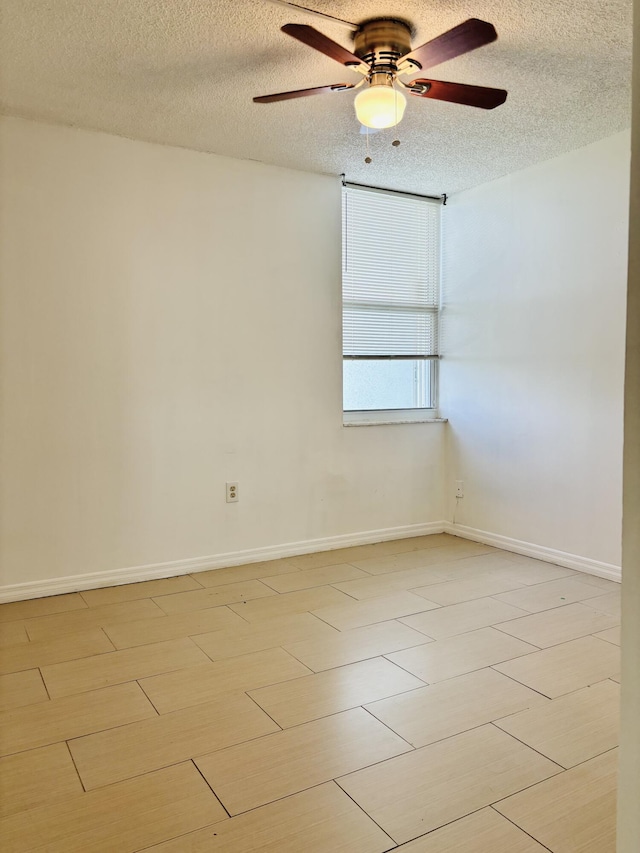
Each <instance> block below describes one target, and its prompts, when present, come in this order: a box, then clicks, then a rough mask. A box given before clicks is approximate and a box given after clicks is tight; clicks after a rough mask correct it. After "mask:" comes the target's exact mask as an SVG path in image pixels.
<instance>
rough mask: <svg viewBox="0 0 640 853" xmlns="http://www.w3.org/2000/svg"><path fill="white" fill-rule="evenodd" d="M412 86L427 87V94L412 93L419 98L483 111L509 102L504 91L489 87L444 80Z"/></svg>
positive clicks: (425, 81)
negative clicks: (477, 108) (433, 99)
mask: <svg viewBox="0 0 640 853" xmlns="http://www.w3.org/2000/svg"><path fill="white" fill-rule="evenodd" d="M411 86H425V87H427V90H426V92H416V91H412V92H411V94H412V95H416V96H417V97H419V98H435V100H436V101H450V102H451V103H452V104H464V105H465V106H468V107H480V109H482V110H493V109H494V108H495V107H499V106H500V104H504V102H505V101H506V100H507V93H506V92H505V90H504V89H490V88H488V87H487V86H468V85H467V84H466V83H445V82H444V80H412V81H411Z"/></svg>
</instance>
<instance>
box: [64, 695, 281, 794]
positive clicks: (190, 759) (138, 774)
mask: <svg viewBox="0 0 640 853" xmlns="http://www.w3.org/2000/svg"><path fill="white" fill-rule="evenodd" d="M181 710H183V709H181ZM261 710H262V709H261ZM170 713H174V712H170ZM166 716H168V715H167V714H159V715H158V717H159V718H160V719H162V718H163V717H166ZM267 716H268V715H267ZM148 719H149V720H151V721H153V720H155V719H156V717H150V718H148ZM134 722H144V720H140V721H135V720H134ZM124 725H130V724H129V723H125V724H124ZM274 725H276V726H277V725H278V724H277V723H275V722H274ZM116 728H122V726H114V729H116ZM280 731H281V729H280V728H279V727H278V731H277V732H268V733H267V734H261V735H254V736H253V737H250V738H247V739H246V740H243V741H237V742H235V743H229V744H227V745H226V746H221V747H218V748H217V749H214V750H212V751H211V752H203V753H199V754H198V755H193V754H189V755H184V756H182V757H181V758H179V759H177V760H175V761H168V762H167V763H166V764H161V765H160V766H158V767H152V768H150V769H148V770H142V771H140V772H136V773H134V774H133V775H132V776H125V777H123V778H121V779H112V780H111V781H109V782H106V783H103V784H101V785H92V786H91V787H90V788H88V789H87V793H91V792H92V791H101V790H103V789H104V788H109V787H110V786H112V785H118V784H120V783H121V782H127V781H129V780H131V779H139V778H140V777H141V776H149V775H150V774H151V773H157V772H158V771H160V770H166V769H167V768H168V767H175V766H176V765H178V764H185V763H187V762H193V763H194V764H195V763H196V762H197V761H198V760H199V759H201V758H206V757H207V756H209V755H214V754H215V753H216V752H221V751H222V750H224V749H232V748H233V747H235V746H240V745H244V744H245V743H251V741H254V740H260V738H263V737H269V735H272V734H279V732H280ZM100 733H101V732H94V733H92V734H100ZM82 737H85V735H81V736H80V737H77V738H72V739H71V740H70V741H69V745H71V744H72V743H73V741H74V740H80V739H81V738H82ZM86 737H91V735H86ZM69 748H71V746H69ZM216 797H218V795H217V794H216ZM218 799H219V798H218ZM221 804H222V803H221ZM225 811H226V808H225Z"/></svg>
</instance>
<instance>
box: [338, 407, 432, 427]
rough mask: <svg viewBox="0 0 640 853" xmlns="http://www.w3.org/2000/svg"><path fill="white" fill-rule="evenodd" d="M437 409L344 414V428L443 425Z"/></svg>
mask: <svg viewBox="0 0 640 853" xmlns="http://www.w3.org/2000/svg"><path fill="white" fill-rule="evenodd" d="M446 422H447V418H440V417H438V413H437V412H436V410H435V409H394V410H390V411H369V412H367V411H363V412H344V413H343V421H342V426H345V427H362V426H388V425H391V424H443V423H446Z"/></svg>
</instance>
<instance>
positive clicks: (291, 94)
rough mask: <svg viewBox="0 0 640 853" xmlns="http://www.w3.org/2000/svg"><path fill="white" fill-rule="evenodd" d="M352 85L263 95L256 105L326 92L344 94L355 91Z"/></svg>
mask: <svg viewBox="0 0 640 853" xmlns="http://www.w3.org/2000/svg"><path fill="white" fill-rule="evenodd" d="M354 88H355V86H353V85H352V84H351V83H334V85H333V86H316V87H315V89H297V90H296V91H295V92H278V93H277V94H275V95H261V96H260V97H259V98H254V99H253V101H254V103H255V104H272V103H274V101H288V100H289V99H290V98H306V97H307V96H308V95H322V94H323V93H324V92H344V91H345V89H354Z"/></svg>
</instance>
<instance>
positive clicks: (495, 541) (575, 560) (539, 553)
mask: <svg viewBox="0 0 640 853" xmlns="http://www.w3.org/2000/svg"><path fill="white" fill-rule="evenodd" d="M444 532H445V533H451V534H452V535H453V536H461V537H462V538H464V539H472V540H473V541H474V542H482V543H483V544H484V545H493V546H494V547H495V548H501V549H502V550H504V551H513V552H514V553H516V554H522V555H523V556H525V557H533V558H534V559H536V560H543V561H544V562H545V563H555V565H557V566H565V567H566V568H568V569H576V571H578V572H585V573H586V574H588V575H596V576H597V577H599V578H606V579H607V580H610V581H617V582H618V583H620V581H621V580H622V571H621V569H620V566H616V565H615V564H614V563H602V562H600V561H599V560H591V559H589V557H580V556H578V555H577V554H569V553H567V552H566V551H557V550H555V548H546V547H545V546H544V545H534V544H533V543H532V542H523V541H521V540H520V539H511V538H510V537H509V536H500V535H498V534H497V533H487V532H486V531H485V530H477V529H476V528H475V527H466V526H465V525H463V524H453V523H452V522H449V521H448V522H446V524H445V525H444Z"/></svg>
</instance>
